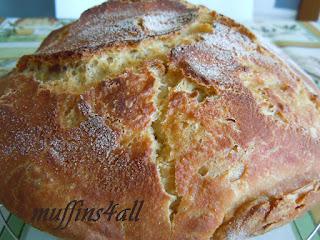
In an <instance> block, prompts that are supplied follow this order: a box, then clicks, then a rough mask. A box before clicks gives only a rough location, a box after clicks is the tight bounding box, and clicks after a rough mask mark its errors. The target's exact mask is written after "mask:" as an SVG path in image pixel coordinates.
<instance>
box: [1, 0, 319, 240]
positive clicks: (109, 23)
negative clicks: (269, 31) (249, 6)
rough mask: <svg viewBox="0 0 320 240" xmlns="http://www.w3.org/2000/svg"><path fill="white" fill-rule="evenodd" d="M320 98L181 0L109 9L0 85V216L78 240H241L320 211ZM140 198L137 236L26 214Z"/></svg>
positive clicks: (118, 226) (244, 35) (261, 50)
mask: <svg viewBox="0 0 320 240" xmlns="http://www.w3.org/2000/svg"><path fill="white" fill-rule="evenodd" d="M319 113H320V100H319V90H318V89H317V87H316V86H315V85H314V84H313V83H312V82H311V81H310V80H309V79H308V78H307V77H305V76H304V75H303V74H301V73H300V72H299V71H297V70H296V69H295V68H294V67H292V66H289V65H288V64H286V63H284V61H283V60H281V59H280V58H279V57H277V56H276V55H275V54H273V53H271V52H270V51H269V50H267V49H266V48H265V47H263V46H262V44H261V43H259V41H258V40H256V38H255V36H254V35H253V34H252V33H251V32H250V31H249V30H247V29H246V28H245V27H243V26H242V25H239V24H237V23H235V22H234V21H232V20H230V19H229V18H226V17H224V16H221V15H218V14H216V13H215V12H210V11H209V10H207V9H206V8H203V7H196V6H192V5H190V4H187V3H185V2H182V1H173V0H172V1H169V0H165V1H160V0H150V1H142V0H141V1H120V0H119V1H115V0H112V1H108V2H107V3H104V4H102V5H100V6H98V7H95V8H93V9H90V10H88V11H87V12H85V13H84V14H83V15H82V16H81V18H80V19H79V20H78V21H76V22H74V23H72V24H70V25H67V26H65V27H64V28H62V29H59V30H57V31H54V32H53V33H52V34H50V35H49V37H48V38H47V39H46V40H45V41H44V42H43V44H42V45H41V47H40V48H39V50H38V51H37V52H36V53H35V54H33V55H29V56H24V57H23V58H21V59H20V61H19V63H18V65H17V68H16V69H15V70H13V71H12V73H10V74H9V75H8V76H7V77H5V78H3V79H1V80H0V131H1V134H0V176H2V179H1V181H0V189H1V191H0V202H3V203H4V204H5V206H6V207H7V208H8V209H9V210H11V211H12V212H14V213H16V214H17V215H18V216H20V217H22V218H23V219H24V220H25V221H26V222H28V223H32V224H33V225H35V226H37V227H39V228H41V229H43V230H46V231H49V232H51V233H53V234H56V235H57V236H61V237H64V238H71V239H108V240H110V239H128V240H131V239H137V240H138V239H139V240H144V239H146V240H150V239H157V240H162V239H163V240H168V239H174V240H176V239H181V240H182V239H183V240H185V239H201V240H202V239H203V240H207V239H241V238H245V237H247V236H250V235H254V234H259V233H262V232H265V231H268V230H270V229H272V228H274V227H277V226H279V225H281V224H284V223H285V222H287V221H290V220H292V219H293V218H295V217H297V216H299V215H300V214H302V213H303V212H304V211H306V210H308V209H309V208H310V207H311V206H312V205H314V204H315V203H316V202H319V200H320V193H319V190H320V183H319V180H320V162H319V161H320V146H319V141H320V140H319V136H320V133H319V131H320V114H319ZM73 199H83V200H85V203H86V207H96V208H99V207H105V205H106V203H108V201H111V200H113V201H115V202H118V203H120V205H121V206H124V207H130V205H132V203H133V202H134V201H135V200H140V199H143V200H144V201H145V203H144V208H143V211H142V213H141V220H140V221H139V222H136V223H133V222H117V221H115V220H114V221H111V222H107V221H104V220H105V219H103V218H102V219H101V220H100V221H98V222H95V223H88V222H81V221H80V222H79V221H78V222H73V223H71V225H70V226H69V227H68V228H67V229H65V230H63V231H62V230H57V229H55V228H54V227H55V226H56V225H55V224H54V223H52V222H51V223H49V222H31V216H32V209H33V208H39V207H43V208H47V207H51V208H64V207H65V206H66V204H67V203H68V202H69V201H70V200H73Z"/></svg>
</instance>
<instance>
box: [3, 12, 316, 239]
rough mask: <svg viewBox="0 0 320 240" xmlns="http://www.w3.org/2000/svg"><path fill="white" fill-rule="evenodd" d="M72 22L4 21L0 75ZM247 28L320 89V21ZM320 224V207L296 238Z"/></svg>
mask: <svg viewBox="0 0 320 240" xmlns="http://www.w3.org/2000/svg"><path fill="white" fill-rule="evenodd" d="M70 22H71V20H68V19H62V20H56V19H48V18H42V19H16V18H10V19H3V18H0V76H2V75H5V74H6V73H8V72H9V71H10V70H11V69H12V68H14V66H15V64H16V61H17V59H18V58H19V57H21V56H22V55H24V54H30V53H33V52H34V51H35V50H36V49H37V47H38V46H39V45H40V42H41V41H42V40H43V39H44V38H45V37H46V36H47V35H48V34H49V33H50V32H51V31H52V30H54V29H56V28H59V27H62V26H63V25H65V24H67V23H70ZM245 25H247V26H248V27H249V28H251V29H252V30H253V31H254V32H255V33H257V34H258V35H260V36H262V37H263V38H266V39H268V40H269V41H271V42H272V43H274V44H275V45H276V46H278V47H280V48H281V50H282V51H283V52H285V53H286V54H287V55H288V56H289V57H290V58H292V59H293V60H294V61H295V62H296V63H297V64H298V65H299V66H300V67H301V68H302V69H303V70H304V71H305V72H307V73H308V74H309V75H310V76H311V77H312V78H313V79H314V81H315V83H316V84H317V85H318V86H319V87H320V23H319V22H318V23H310V22H295V21H280V22H279V21H277V22H254V23H252V22H250V23H245ZM0 191H1V189H0ZM1 212H2V214H3V217H4V218H5V220H6V222H7V224H8V225H9V226H10V228H11V229H12V231H13V233H14V234H15V235H16V236H17V237H18V238H19V239H24V240H27V239H28V240H29V239H31V240H34V239H56V238H54V237H52V236H49V235H48V234H46V233H42V232H40V231H38V230H36V229H34V228H32V227H30V226H29V225H26V224H24V222H23V221H22V220H20V219H19V218H17V217H16V216H15V215H13V214H10V213H9V212H8V211H7V210H6V209H5V208H4V207H1ZM318 223H320V206H318V207H317V208H315V209H314V210H312V211H310V212H309V213H307V214H306V215H305V216H303V217H301V218H300V219H298V220H296V221H294V222H293V223H292V224H291V226H290V227H291V228H292V229H293V232H294V237H295V238H296V239H298V240H305V239H307V237H308V236H309V234H310V233H311V232H312V230H313V229H314V228H315V226H316V224H318ZM3 226H4V223H3V222H2V221H1V216H0V240H11V239H14V238H12V237H11V235H10V233H9V232H8V231H7V230H6V229H5V228H4V227H3ZM313 239H314V240H320V235H317V236H315V238H313ZM276 240H282V239H276ZM284 240H291V239H284Z"/></svg>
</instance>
